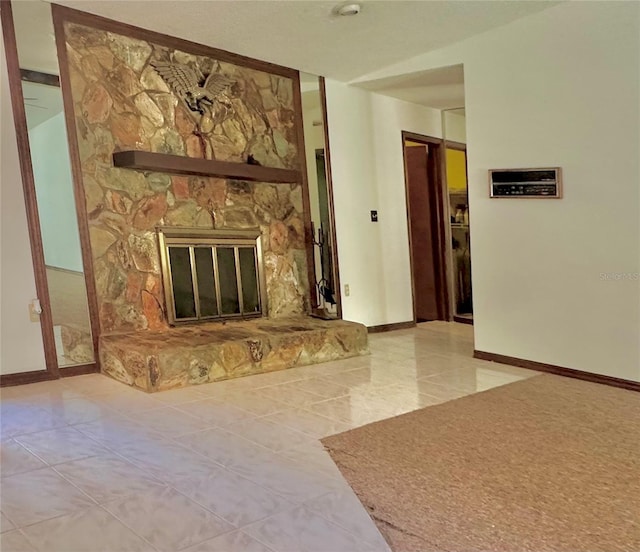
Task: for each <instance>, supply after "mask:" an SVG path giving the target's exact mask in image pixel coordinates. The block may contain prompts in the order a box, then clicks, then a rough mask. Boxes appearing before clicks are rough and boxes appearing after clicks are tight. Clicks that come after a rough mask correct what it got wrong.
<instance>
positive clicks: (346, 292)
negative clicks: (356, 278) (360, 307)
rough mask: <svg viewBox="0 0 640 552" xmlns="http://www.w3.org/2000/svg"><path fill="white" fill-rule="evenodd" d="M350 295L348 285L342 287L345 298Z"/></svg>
mask: <svg viewBox="0 0 640 552" xmlns="http://www.w3.org/2000/svg"><path fill="white" fill-rule="evenodd" d="M350 294H351V290H350V289H349V284H345V285H344V296H345V297H349V295H350Z"/></svg>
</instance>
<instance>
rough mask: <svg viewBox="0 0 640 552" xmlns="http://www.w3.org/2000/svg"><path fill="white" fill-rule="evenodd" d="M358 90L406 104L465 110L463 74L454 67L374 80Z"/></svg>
mask: <svg viewBox="0 0 640 552" xmlns="http://www.w3.org/2000/svg"><path fill="white" fill-rule="evenodd" d="M358 86H360V87H361V88H365V89H366V90H371V91H372V92H379V93H381V94H384V95H386V96H392V97H394V98H398V99H400V100H405V101H407V102H412V103H417V104H420V105H426V106H429V107H434V108H436V109H454V108H457V107H464V70H463V67H462V65H452V66H450V67H441V68H438V69H431V70H428V71H420V72H417V73H408V74H405V75H398V76H394V77H388V78H384V79H377V80H371V81H367V82H363V83H360V84H359V85H358Z"/></svg>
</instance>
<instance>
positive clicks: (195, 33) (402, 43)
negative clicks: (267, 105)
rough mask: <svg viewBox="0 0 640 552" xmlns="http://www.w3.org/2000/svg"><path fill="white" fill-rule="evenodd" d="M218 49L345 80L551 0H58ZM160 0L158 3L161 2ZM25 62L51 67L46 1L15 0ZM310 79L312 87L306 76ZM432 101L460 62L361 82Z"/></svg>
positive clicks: (457, 86) (442, 98)
mask: <svg viewBox="0 0 640 552" xmlns="http://www.w3.org/2000/svg"><path fill="white" fill-rule="evenodd" d="M56 2H57V3H60V4H64V5H66V6H69V7H73V8H76V9H81V10H84V11H88V12H91V13H94V14H97V15H102V16H104V17H109V18H111V19H116V20H119V21H123V22H125V23H129V24H133V25H137V26H140V27H144V28H147V29H151V30H155V31H158V32H161V33H164V34H167V35H172V36H177V37H181V38H186V39H188V40H191V41H193V42H199V43H202V44H206V45H209V46H212V47H215V48H220V49H223V50H228V51H231V52H236V53H239V54H243V55H246V56H249V57H253V58H257V59H262V60H265V61H270V62H272V63H276V64H279V65H284V66H287V67H292V68H295V69H299V70H301V71H304V72H306V73H311V74H315V75H323V76H325V77H328V78H331V79H335V80H339V81H343V82H349V81H352V80H354V79H357V78H359V77H362V76H363V75H367V74H369V73H371V72H373V71H377V70H379V69H382V68H384V67H386V66H389V65H392V64H394V63H396V62H399V61H401V60H404V59H407V58H410V57H413V56H416V55H420V54H423V53H425V52H427V51H430V50H434V49H437V48H441V47H444V46H447V45H449V44H452V43H454V42H458V41H460V40H463V39H465V38H468V37H470V36H473V35H476V34H479V33H482V32H485V31H488V30H490V29H493V28H495V27H498V26H501V25H505V24H507V23H509V22H511V21H513V20H515V19H518V18H521V17H525V16H527V15H530V14H532V13H535V12H538V11H541V10H543V9H546V8H548V7H551V6H553V5H555V4H557V2H551V1H549V2H548V1H542V0H529V1H516V0H414V1H405V0H361V1H360V4H361V5H362V10H361V12H360V14H359V15H356V16H353V17H342V16H338V15H334V14H333V10H334V9H335V7H336V5H337V4H338V3H337V2H334V1H330V2H327V1H325V0H297V1H295V0H294V1H288V0H176V1H173V2H167V1H159V0H128V1H126V2H124V1H121V0H56ZM159 6H160V7H161V9H159ZM14 15H15V19H16V32H17V35H18V43H19V44H18V46H19V51H20V59H21V65H22V66H23V67H25V68H29V69H35V70H40V71H45V72H52V73H57V63H56V59H55V45H54V41H53V35H52V29H51V22H50V12H49V6H48V5H47V2H45V1H43V0H36V1H15V0H14ZM308 80H309V82H308V83H307V84H306V86H311V82H310V81H311V79H308ZM358 86H362V87H364V88H367V89H369V90H372V91H376V92H379V93H381V94H385V95H389V96H393V97H396V98H400V99H403V100H407V101H410V102H414V103H420V104H423V105H428V106H431V107H435V108H438V109H446V108H452V107H460V106H463V105H464V83H463V72H462V67H461V66H459V67H452V68H443V69H437V70H432V71H424V72H420V73H414V74H410V75H403V76H400V77H394V78H391V79H379V80H376V81H371V82H367V83H365V84H358Z"/></svg>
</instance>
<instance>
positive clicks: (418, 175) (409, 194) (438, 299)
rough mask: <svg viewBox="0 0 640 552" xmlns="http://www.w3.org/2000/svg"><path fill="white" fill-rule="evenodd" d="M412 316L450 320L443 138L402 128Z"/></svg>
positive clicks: (415, 317) (424, 318) (419, 318)
mask: <svg viewBox="0 0 640 552" xmlns="http://www.w3.org/2000/svg"><path fill="white" fill-rule="evenodd" d="M402 147H403V153H404V168H405V187H406V200H407V220H408V226H409V249H410V260H411V276H412V291H413V314H414V321H415V322H427V321H430V320H450V319H451V314H450V300H449V290H448V286H447V270H446V266H447V261H446V259H447V257H446V255H447V246H446V243H447V242H446V222H447V217H448V212H447V210H446V207H445V201H444V193H445V192H444V190H445V186H444V182H445V180H444V178H445V176H444V169H443V167H444V147H443V143H442V140H439V139H436V138H431V137H428V136H422V135H418V134H413V133H410V132H403V133H402Z"/></svg>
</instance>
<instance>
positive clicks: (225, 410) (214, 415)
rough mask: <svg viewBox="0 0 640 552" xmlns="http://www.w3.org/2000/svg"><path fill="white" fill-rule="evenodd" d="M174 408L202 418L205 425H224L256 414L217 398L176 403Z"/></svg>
mask: <svg viewBox="0 0 640 552" xmlns="http://www.w3.org/2000/svg"><path fill="white" fill-rule="evenodd" d="M175 408H176V409H177V410H180V411H181V412H185V413H186V414H189V415H191V416H195V417H196V418H198V419H200V420H202V421H203V422H204V423H205V424H206V425H207V427H211V426H214V427H225V426H228V425H231V424H235V423H238V422H242V421H243V420H249V419H252V418H255V417H256V414H254V413H252V412H248V411H247V410H243V409H242V408H238V407H237V406H233V405H230V404H226V403H225V402H223V401H220V400H219V399H205V400H199V401H194V402H189V403H184V404H179V405H176V406H175Z"/></svg>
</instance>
